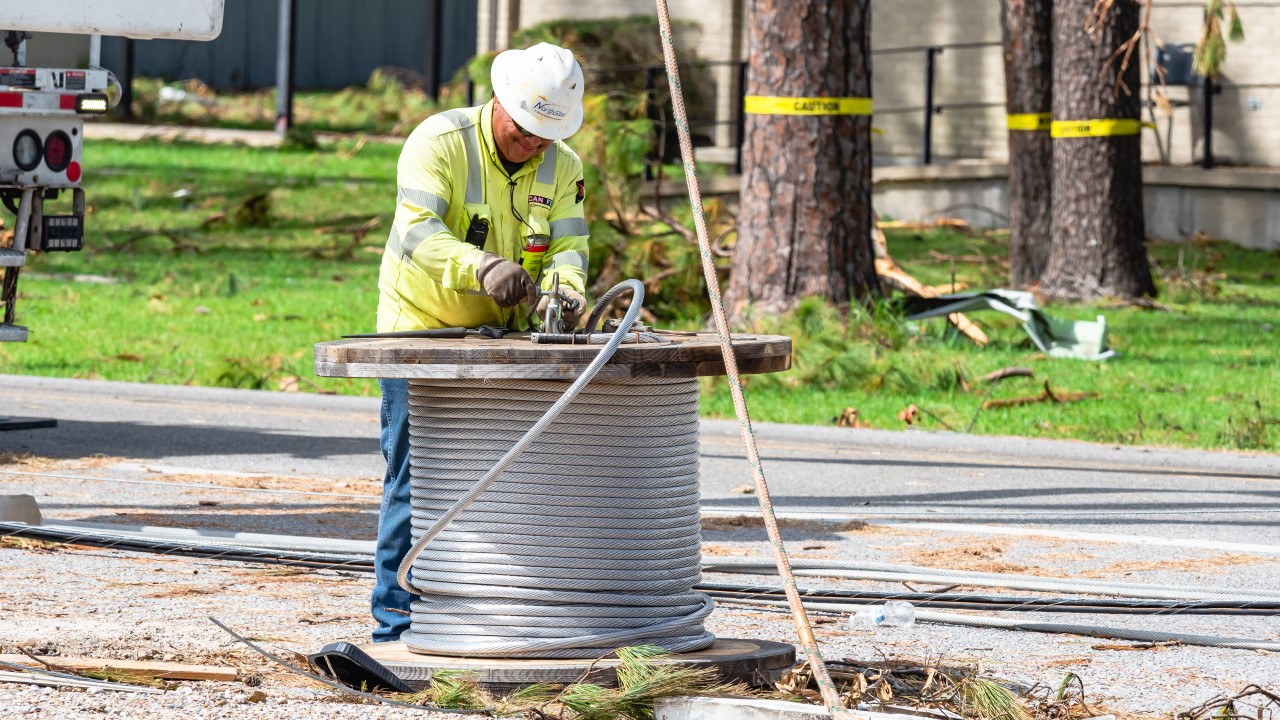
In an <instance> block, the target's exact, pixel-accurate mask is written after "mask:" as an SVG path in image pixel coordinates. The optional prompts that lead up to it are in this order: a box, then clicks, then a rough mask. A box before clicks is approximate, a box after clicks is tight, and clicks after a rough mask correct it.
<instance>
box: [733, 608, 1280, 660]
mask: <svg viewBox="0 0 1280 720" xmlns="http://www.w3.org/2000/svg"><path fill="white" fill-rule="evenodd" d="M743 604H746V605H771V606H776V607H785V606H786V603H785V602H784V601H782V600H753V601H750V602H743ZM806 604H807V605H809V607H811V608H812V609H813V610H815V611H827V612H839V613H847V612H850V611H851V610H854V609H856V608H857V607H859V606H860V605H859V604H854V603H827V602H809V603H806ZM915 619H916V620H918V621H920V622H932V623H941V624H944V625H960V626H964V627H975V628H997V629H1001V630H1022V631H1026V632H1040V633H1053V634H1060V635H1083V636H1085V637H1095V638H1109V639H1112V640H1134V641H1138V642H1150V643H1181V644H1183V645H1198V646H1202V647H1219V648H1235V649H1239V650H1263V651H1266V652H1280V642H1277V641H1274V640H1271V641H1268V640H1244V639H1241V638H1232V637H1223V636H1221V635H1197V634H1193V633H1174V632H1164V631H1162V630H1135V629H1130V628H1117V627H1107V626H1104V625H1077V624H1071V623H1043V622H1027V621H1025V620H1017V619H1013V618H998V617H991V616H988V615H961V614H958V613H943V612H933V611H931V610H918V611H916V613H915Z"/></svg>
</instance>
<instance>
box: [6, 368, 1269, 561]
mask: <svg viewBox="0 0 1280 720" xmlns="http://www.w3.org/2000/svg"><path fill="white" fill-rule="evenodd" d="M0 398H2V399H3V401H2V403H0V416H4V415H9V416H37V417H49V418H55V419H57V421H58V427H57V428H55V429H41V430H26V431H13V432H5V433H0V452H3V451H5V450H10V451H15V452H25V453H31V454H34V455H37V456H41V457H49V458H65V459H76V458H90V457H93V456H95V455H105V456H110V457H120V458H130V459H134V460H137V461H140V462H144V463H146V465H147V467H148V468H151V469H152V470H159V471H162V472H170V473H192V472H234V473H259V474H265V475H285V476H301V477H315V478H334V479H349V478H367V479H372V478H377V477H381V474H382V461H381V457H380V455H379V453H378V445H377V436H378V423H377V412H378V400H377V399H376V398H354V397H336V396H319V395H306V394H287V393H276V392H257V391H247V390H226V389H216V388H188V387H179V386H165V385H144V384H131V383H115V382H102V381H86V380H65V379H54V378H41V377H27V376H12V375H0ZM755 429H756V433H757V437H758V442H759V446H760V448H761V452H762V456H763V462H764V467H765V471H766V473H767V476H768V479H769V483H770V487H771V489H772V493H773V499H774V502H775V505H776V506H777V508H778V509H779V511H781V512H783V513H811V514H819V515H822V514H849V515H854V516H857V517H861V518H869V519H881V520H913V521H917V522H921V521H928V522H932V523H960V524H967V525H974V524H993V523H994V524H1010V523H1015V524H1016V525H1017V526H1019V527H1022V528H1036V529H1039V530H1042V531H1057V532H1073V531H1074V532H1079V531H1084V532H1095V533H1119V534H1135V535H1150V534H1169V535H1177V536H1178V537H1180V538H1185V539H1195V540H1203V541H1211V542H1217V543H1243V544H1251V545H1274V546H1278V547H1280V456H1277V455H1263V454H1256V455H1246V454H1237V453H1225V452H1206V451H1188V450H1171V449H1167V448H1144V447H1119V446H1111V445H1096V444H1089V443H1080V442H1063V441H1045V440H1026V439H1021V438H1011V437H991V436H974V435H963V434H954V433H933V432H887V431H875V430H848V429H840V428H820V427H799V426H786V425H770V424H758V425H757V426H756V428H755ZM701 434H702V485H703V502H704V505H705V506H707V507H709V508H712V509H724V510H741V511H744V512H750V511H752V510H753V509H754V508H755V507H756V505H757V501H756V498H755V497H754V496H753V495H750V494H745V493H743V492H741V488H743V487H744V486H745V485H748V484H750V482H751V478H750V475H749V473H748V470H747V465H746V463H745V461H744V460H743V451H742V445H741V442H740V439H739V435H738V429H737V423H734V422H717V421H705V422H704V423H703V428H702V433H701Z"/></svg>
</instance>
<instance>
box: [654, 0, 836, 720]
mask: <svg viewBox="0 0 1280 720" xmlns="http://www.w3.org/2000/svg"><path fill="white" fill-rule="evenodd" d="M655 2H656V3H657V6H658V28H659V31H660V34H661V36H662V57H663V60H664V61H665V62H666V66H667V82H668V84H669V85H670V86H671V105H672V108H673V109H674V110H675V120H676V131H677V133H678V135H679V137H680V155H681V157H682V158H683V160H684V177H685V182H686V184H687V185H688V187H689V203H690V205H691V207H692V210H693V222H694V226H695V228H696V229H697V231H698V249H699V251H700V252H701V255H702V273H703V275H704V276H705V277H706V279H707V295H708V296H709V297H710V299H711V314H712V316H713V317H714V318H715V324H716V333H717V334H718V335H719V336H720V351H721V354H722V355H723V356H724V367H725V371H726V374H727V375H728V378H729V393H730V394H731V395H732V396H733V409H734V412H736V413H737V416H738V428H739V430H740V431H741V433H742V443H743V445H744V446H746V451H747V463H748V464H749V465H750V466H751V478H752V480H754V481H755V487H756V497H757V498H759V499H760V510H761V514H762V515H763V516H764V526H765V529H766V530H767V531H768V533H769V545H770V547H771V548H772V550H773V559H774V562H775V563H776V564H777V566H778V575H780V576H781V577H782V585H783V588H785V590H786V594H787V604H788V605H789V606H790V608H791V619H792V620H793V621H794V622H795V626H796V632H797V633H798V634H799V635H800V645H801V646H802V647H803V648H804V651H805V655H806V656H808V659H809V668H810V669H811V670H812V671H813V679H814V682H816V683H817V684H818V690H819V691H820V692H821V693H822V701H823V703H824V704H825V705H826V707H827V711H828V712H830V713H831V714H832V715H836V714H837V713H845V712H846V711H845V709H844V706H843V705H842V704H841V702H840V693H839V692H838V691H837V690H836V687H835V685H834V684H833V683H832V682H831V676H830V674H828V673H827V667H826V664H825V663H824V662H823V661H822V654H821V652H820V651H819V650H818V643H817V640H815V639H814V637H813V627H812V626H811V625H810V624H809V616H808V614H806V613H805V610H804V605H803V604H802V603H801V602H800V591H799V590H798V589H797V588H796V581H795V577H794V576H793V575H792V573H791V561H790V560H789V559H788V558H787V549H786V547H785V546H784V545H783V543H782V534H781V532H780V531H779V530H778V519H777V517H775V515H774V512H773V501H772V500H770V499H769V486H768V484H766V482H765V477H764V468H763V467H762V466H761V464H760V453H759V451H758V450H757V449H756V438H755V432H754V431H753V430H752V429H751V416H750V415H749V414H748V412H747V401H746V398H745V397H744V396H743V394H742V383H741V382H740V380H739V378H738V361H737V358H736V357H735V356H734V353H733V339H732V338H731V337H730V336H729V321H728V319H727V318H726V317H725V314H724V301H723V300H722V299H721V297H720V281H719V279H718V278H717V277H716V268H715V260H714V259H713V257H712V255H711V242H710V240H708V237H707V220H706V217H705V216H704V214H703V210H702V192H701V190H699V188H698V174H697V171H696V169H695V167H694V162H693V143H692V141H691V140H690V138H689V117H688V114H687V113H686V111H685V107H684V91H683V90H682V89H681V86H680V68H679V67H678V66H677V63H676V51H675V43H674V39H673V38H672V34H671V16H670V15H669V14H668V11H667V0H655Z"/></svg>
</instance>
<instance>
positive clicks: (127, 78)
mask: <svg viewBox="0 0 1280 720" xmlns="http://www.w3.org/2000/svg"><path fill="white" fill-rule="evenodd" d="M136 42H137V41H136V40H134V39H133V38H125V40H124V72H123V75H124V77H122V78H120V104H119V105H117V106H116V115H117V116H118V117H120V118H123V119H125V120H131V119H133V74H134V69H133V64H134V61H135V60H136V59H137V54H136V53H137V49H136V46H135V45H134V43H136Z"/></svg>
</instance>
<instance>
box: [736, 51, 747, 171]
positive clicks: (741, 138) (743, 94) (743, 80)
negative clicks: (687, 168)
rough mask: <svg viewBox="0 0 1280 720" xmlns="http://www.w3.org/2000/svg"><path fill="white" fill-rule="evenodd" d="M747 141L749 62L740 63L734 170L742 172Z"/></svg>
mask: <svg viewBox="0 0 1280 720" xmlns="http://www.w3.org/2000/svg"><path fill="white" fill-rule="evenodd" d="M746 142H747V63H746V62H740V63H738V139H737V143H738V153H737V156H736V157H737V160H735V161H734V163H733V171H734V172H735V173H737V174H738V175H741V174H742V146H743V145H745V144H746Z"/></svg>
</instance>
